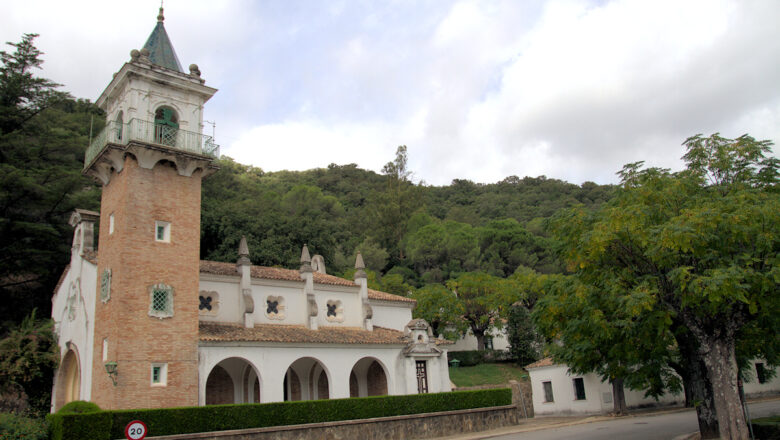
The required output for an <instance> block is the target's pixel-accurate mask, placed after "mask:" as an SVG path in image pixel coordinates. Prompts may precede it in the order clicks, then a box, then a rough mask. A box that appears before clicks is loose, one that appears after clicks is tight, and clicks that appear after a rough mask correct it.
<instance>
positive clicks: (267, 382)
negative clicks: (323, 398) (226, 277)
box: [198, 343, 441, 405]
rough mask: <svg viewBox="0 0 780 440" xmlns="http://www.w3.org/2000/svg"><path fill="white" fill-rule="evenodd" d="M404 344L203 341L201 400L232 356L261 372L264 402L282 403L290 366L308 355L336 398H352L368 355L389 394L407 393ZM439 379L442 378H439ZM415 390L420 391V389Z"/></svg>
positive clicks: (200, 358)
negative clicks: (353, 380)
mask: <svg viewBox="0 0 780 440" xmlns="http://www.w3.org/2000/svg"><path fill="white" fill-rule="evenodd" d="M402 347H403V346H402V345H398V346H385V345H381V346H380V345H349V346H336V345H331V346H328V345H324V344H317V345H315V344H262V343H251V344H250V343H222V344H220V345H209V344H201V346H200V348H199V363H198V373H199V390H200V391H199V398H198V402H199V404H200V405H204V404H205V402H206V381H207V380H208V376H209V373H210V372H211V370H212V369H213V368H214V366H215V365H217V364H219V363H220V362H222V361H223V360H225V359H229V358H241V359H243V360H245V361H246V362H248V363H249V364H251V365H252V367H253V368H254V369H255V371H257V373H258V376H259V378H260V401H261V402H264V403H265V402H280V401H282V400H283V399H284V390H283V387H282V384H283V382H284V376H285V374H286V373H287V369H288V368H289V367H290V365H292V364H293V362H295V361H296V360H298V359H302V358H307V357H308V358H313V359H316V360H317V361H319V362H320V364H321V365H322V367H323V368H324V370H325V372H326V374H327V376H328V383H329V391H330V398H332V399H338V398H346V397H349V374H350V372H351V371H352V368H353V367H354V366H355V364H356V363H357V362H358V361H359V360H361V359H363V358H365V357H371V358H374V359H376V360H377V361H378V362H379V363H380V364H381V365H382V367H383V369H384V371H385V376H386V378H387V391H388V394H391V395H393V394H407V376H406V374H405V372H404V371H399V370H398V364H399V362H398V361H399V358H400V357H402V356H403V355H402V354H401V349H402ZM437 376H438V374H437ZM412 377H414V376H412ZM436 380H438V381H441V380H440V378H438V377H436ZM415 387H416V383H415ZM414 392H415V393H416V389H415V391H414Z"/></svg>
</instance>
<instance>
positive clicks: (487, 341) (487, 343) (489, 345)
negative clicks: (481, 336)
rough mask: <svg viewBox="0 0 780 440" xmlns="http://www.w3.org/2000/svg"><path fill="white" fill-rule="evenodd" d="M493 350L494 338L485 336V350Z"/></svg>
mask: <svg viewBox="0 0 780 440" xmlns="http://www.w3.org/2000/svg"><path fill="white" fill-rule="evenodd" d="M492 349H493V337H492V336H485V350H492Z"/></svg>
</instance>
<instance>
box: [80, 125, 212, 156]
mask: <svg viewBox="0 0 780 440" xmlns="http://www.w3.org/2000/svg"><path fill="white" fill-rule="evenodd" d="M130 141H140V142H145V143H148V144H153V145H159V146H163V147H167V148H172V149H174V150H179V151H186V152H189V153H195V154H203V155H206V156H211V157H214V158H219V145H217V144H215V143H214V139H213V138H212V137H211V136H207V135H205V134H201V133H196V132H194V131H187V130H182V129H179V128H174V127H169V126H167V125H158V124H154V123H153V122H149V121H143V120H141V119H131V120H130V122H128V123H127V124H122V123H120V122H117V121H109V122H108V123H107V124H106V127H105V128H104V129H103V130H102V131H101V132H100V133H98V134H97V135H96V136H95V137H94V138H92V142H90V144H89V147H87V151H86V153H85V155H84V167H85V168H86V167H87V166H89V165H90V164H91V163H92V161H93V160H94V159H95V157H97V155H98V154H100V152H102V151H103V149H104V148H105V147H106V145H108V144H118V145H127V143H128V142H130Z"/></svg>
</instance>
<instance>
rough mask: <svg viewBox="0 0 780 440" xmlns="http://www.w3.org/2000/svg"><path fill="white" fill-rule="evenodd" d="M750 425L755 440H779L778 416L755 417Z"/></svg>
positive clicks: (779, 424) (779, 423)
mask: <svg viewBox="0 0 780 440" xmlns="http://www.w3.org/2000/svg"><path fill="white" fill-rule="evenodd" d="M751 425H753V426H752V428H753V435H754V436H755V438H756V440H780V416H774V417H762V418H760V419H755V420H753V421H752V422H751Z"/></svg>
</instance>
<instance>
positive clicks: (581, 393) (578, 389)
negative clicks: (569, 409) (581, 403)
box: [572, 377, 585, 400]
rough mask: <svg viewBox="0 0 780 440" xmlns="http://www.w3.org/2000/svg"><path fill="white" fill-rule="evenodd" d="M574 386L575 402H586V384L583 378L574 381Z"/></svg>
mask: <svg viewBox="0 0 780 440" xmlns="http://www.w3.org/2000/svg"><path fill="white" fill-rule="evenodd" d="M572 383H573V384H574V400H585V382H584V381H583V380H582V378H581V377H576V378H574V379H572Z"/></svg>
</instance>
